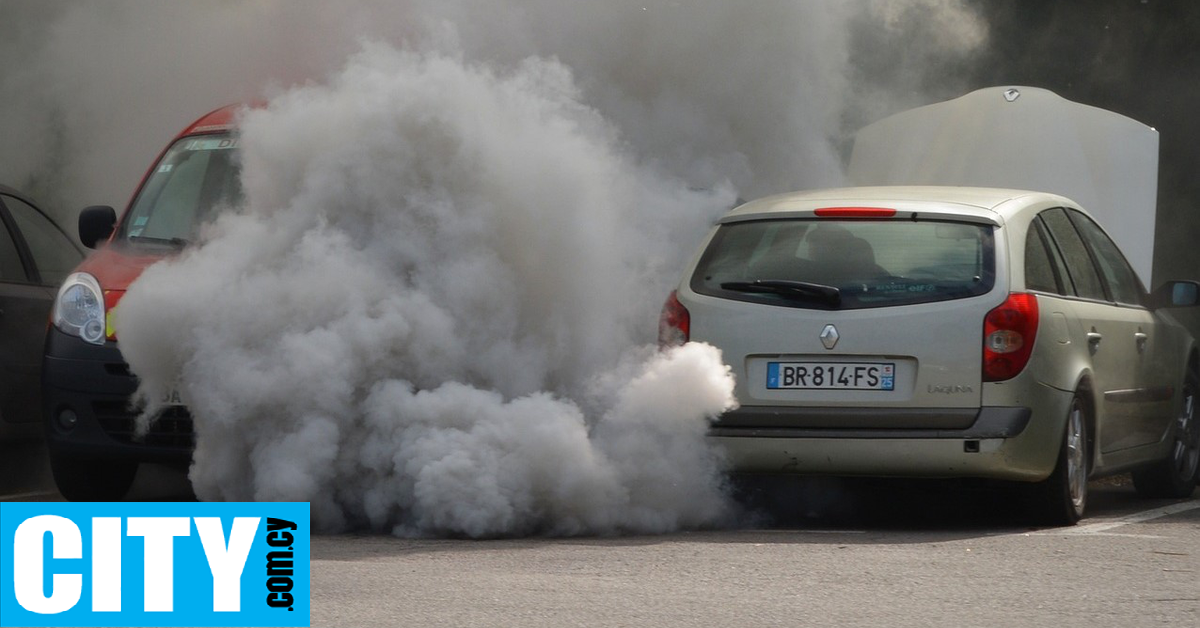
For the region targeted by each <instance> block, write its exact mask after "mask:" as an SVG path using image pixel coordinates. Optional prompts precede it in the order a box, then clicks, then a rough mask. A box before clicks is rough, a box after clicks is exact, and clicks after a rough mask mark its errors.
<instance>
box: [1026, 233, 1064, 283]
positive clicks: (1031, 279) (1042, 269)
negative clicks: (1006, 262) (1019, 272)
mask: <svg viewBox="0 0 1200 628" xmlns="http://www.w3.org/2000/svg"><path fill="white" fill-rule="evenodd" d="M1025 288H1026V289H1027V290H1040V291H1042V292H1052V293H1055V294H1062V292H1063V290H1062V281H1061V279H1060V278H1059V276H1058V274H1057V272H1056V269H1055V268H1054V262H1053V261H1051V259H1050V250H1049V249H1048V248H1047V247H1046V242H1045V240H1043V239H1042V234H1041V233H1040V229H1039V225H1038V223H1037V221H1036V220H1035V221H1034V222H1033V223H1031V224H1030V225H1029V231H1028V232H1027V233H1026V234H1025Z"/></svg>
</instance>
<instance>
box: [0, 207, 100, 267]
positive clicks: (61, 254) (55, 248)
mask: <svg viewBox="0 0 1200 628" xmlns="http://www.w3.org/2000/svg"><path fill="white" fill-rule="evenodd" d="M4 204H5V205H7V206H8V210H9V213H10V214H11V215H12V217H13V220H14V221H15V222H16V223H17V228H18V229H20V230H21V235H22V236H24V238H25V244H26V245H28V246H29V252H30V254H31V255H32V256H33V263H34V265H35V266H37V270H38V274H39V275H41V280H42V284H43V285H47V286H51V285H53V286H56V285H58V284H60V283H62V280H63V279H66V277H67V275H68V274H70V272H71V270H72V269H74V268H75V266H76V265H77V264H79V262H80V261H82V260H83V255H81V254H80V253H79V251H78V250H77V249H76V248H75V246H74V245H72V244H71V241H70V240H68V239H67V236H66V234H64V233H63V232H62V231H59V229H58V227H55V226H54V223H52V222H50V220H49V219H48V218H46V217H45V216H43V215H42V213H41V212H39V211H38V210H36V209H34V207H33V206H32V205H29V204H28V203H25V202H24V201H22V200H20V199H18V198H14V197H12V196H5V197H4Z"/></svg>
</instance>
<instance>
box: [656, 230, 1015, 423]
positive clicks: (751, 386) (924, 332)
mask: <svg viewBox="0 0 1200 628" xmlns="http://www.w3.org/2000/svg"><path fill="white" fill-rule="evenodd" d="M998 226H999V219H998V217H995V216H994V215H992V216H989V215H988V213H987V212H981V211H972V212H968V213H965V214H962V215H956V214H953V213H945V212H942V213H928V212H925V213H922V215H921V216H920V217H918V216H917V215H916V214H914V213H912V212H897V211H894V210H891V209H879V208H863V207H852V208H847V207H836V208H824V209H817V210H815V211H809V212H804V211H799V212H796V211H792V212H786V213H785V214H783V215H781V214H780V213H778V212H775V213H766V214H761V215H757V214H744V213H743V214H740V215H738V214H735V215H731V216H730V217H727V218H726V221H725V222H724V223H723V224H721V225H720V226H719V227H718V228H717V230H716V231H715V232H714V234H713V236H712V238H710V240H709V243H708V245H707V247H706V249H705V251H704V253H703V254H702V255H701V257H700V259H699V260H698V261H697V264H696V265H695V267H694V269H693V272H692V274H691V276H690V277H689V278H688V279H687V281H686V282H685V284H686V285H685V286H684V287H683V288H682V289H681V290H680V291H679V299H680V301H681V303H682V304H683V305H684V307H686V308H687V309H688V311H689V312H690V338H691V340H695V341H702V342H708V343H711V344H713V345H715V346H717V347H719V348H720V349H721V350H722V351H723V353H724V357H725V361H726V363H727V364H729V365H730V367H731V368H732V369H733V371H734V374H735V375H736V379H737V389H736V394H737V398H738V400H739V402H740V403H741V405H742V408H743V413H745V411H748V410H750V411H752V410H753V408H754V407H764V408H768V407H769V408H776V409H778V408H789V407H790V408H816V407H820V408H830V409H833V411H831V412H829V413H818V415H812V414H809V413H800V414H799V415H796V416H808V417H810V418H811V417H812V416H817V417H818V418H817V419H815V420H816V421H817V422H818V423H819V422H820V421H822V420H829V421H831V422H832V424H833V425H837V426H840V427H897V426H898V425H897V423H896V422H895V420H896V416H897V414H896V413H888V416H887V417H884V416H882V413H881V414H880V415H874V416H873V415H872V413H871V412H869V410H870V409H873V408H891V409H897V410H901V411H902V410H904V409H908V410H918V411H919V410H938V411H934V412H916V413H915V414H914V415H913V417H911V420H909V421H903V420H902V421H900V424H902V425H905V426H908V427H924V428H936V429H961V428H965V427H967V426H969V425H970V423H971V422H972V421H973V420H974V415H975V413H974V412H973V411H972V412H963V411H957V410H964V409H976V408H978V407H979V406H980V399H981V381H982V375H981V373H982V362H983V321H984V318H985V316H986V315H987V313H988V312H989V310H991V309H992V308H994V307H996V306H997V305H998V304H999V303H1000V302H1002V301H1003V300H1004V297H1005V296H1006V291H1005V290H996V289H995V288H996V286H997V283H998V279H997V272H996V268H997V253H996V251H997V249H998V248H1002V247H998V246H997V243H996V238H997V234H998V229H997V227H998ZM1005 285H1006V281H1005ZM839 409H840V411H841V414H842V416H841V418H836V415H838V414H839ZM861 410H868V411H867V412H862V411H861ZM942 410H944V411H942ZM900 415H901V416H902V415H903V412H901V413H900ZM821 416H827V417H833V418H829V419H821V418H820V417H821ZM794 419H795V417H794V416H793V417H792V418H791V419H788V420H789V421H794ZM847 421H849V423H847ZM790 424H791V425H795V423H794V422H793V423H790ZM812 426H813V427H817V426H819V425H812Z"/></svg>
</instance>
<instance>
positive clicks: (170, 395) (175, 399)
mask: <svg viewBox="0 0 1200 628" xmlns="http://www.w3.org/2000/svg"><path fill="white" fill-rule="evenodd" d="M159 399H160V400H161V401H162V404H163V405H164V406H166V407H168V408H171V407H174V406H184V405H187V404H185V403H184V402H183V396H182V395H180V394H179V389H178V388H172V389H171V390H169V391H168V392H165V393H163V395H162V397H160V398H159Z"/></svg>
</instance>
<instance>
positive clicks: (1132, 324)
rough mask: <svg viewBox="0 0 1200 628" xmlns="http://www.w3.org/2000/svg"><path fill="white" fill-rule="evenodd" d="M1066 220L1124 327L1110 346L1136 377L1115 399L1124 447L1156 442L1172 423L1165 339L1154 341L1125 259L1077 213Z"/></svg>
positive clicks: (1139, 287)
mask: <svg viewBox="0 0 1200 628" xmlns="http://www.w3.org/2000/svg"><path fill="white" fill-rule="evenodd" d="M1067 214H1068V215H1069V216H1070V218H1071V222H1073V223H1074V224H1075V226H1076V228H1078V230H1079V233H1080V235H1082V236H1083V239H1084V242H1086V243H1087V245H1088V247H1089V248H1090V249H1091V251H1092V256H1093V258H1094V259H1095V261H1096V267H1097V268H1098V269H1099V270H1100V276H1101V278H1102V279H1103V280H1104V284H1105V287H1106V288H1107V289H1108V294H1109V298H1110V299H1111V300H1112V301H1113V302H1114V303H1115V305H1116V307H1117V308H1119V312H1120V314H1121V317H1122V319H1123V320H1124V321H1125V325H1124V330H1123V332H1120V333H1121V334H1122V335H1120V336H1118V337H1117V338H1115V339H1114V340H1115V342H1116V344H1119V345H1124V347H1123V348H1122V352H1123V353H1130V355H1131V356H1132V357H1131V359H1130V361H1129V362H1128V363H1127V364H1126V367H1125V368H1126V369H1131V370H1133V371H1134V374H1135V376H1136V381H1135V382H1134V385H1133V387H1131V388H1129V389H1128V390H1125V391H1121V392H1119V393H1117V395H1116V398H1115V401H1116V402H1117V403H1121V404H1124V405H1126V406H1128V408H1129V412H1128V413H1127V416H1128V417H1129V424H1128V426H1126V431H1127V432H1128V433H1129V439H1128V441H1127V444H1128V446H1137V445H1145V444H1149V443H1155V442H1158V440H1159V439H1160V438H1161V437H1162V435H1163V434H1164V433H1165V432H1166V428H1167V424H1168V423H1169V422H1170V420H1171V417H1172V412H1171V405H1172V403H1173V401H1174V388H1173V382H1174V381H1175V378H1174V377H1172V375H1171V369H1170V368H1169V367H1170V366H1172V365H1171V364H1170V363H1169V361H1168V360H1164V359H1160V355H1161V354H1162V352H1163V351H1164V349H1167V347H1162V346H1160V343H1161V342H1162V341H1163V340H1164V339H1163V338H1160V337H1159V333H1158V332H1159V329H1158V327H1157V326H1156V322H1155V318H1154V315H1153V313H1152V312H1151V311H1150V310H1149V309H1148V308H1147V307H1146V305H1145V300H1146V291H1145V289H1144V288H1143V287H1142V284H1141V281H1140V280H1139V279H1138V277H1137V273H1135V272H1134V270H1133V268H1132V267H1131V266H1130V265H1129V262H1127V261H1126V260H1125V256H1124V255H1123V254H1122V253H1121V251H1120V249H1118V248H1117V245H1116V244H1115V243H1114V242H1113V241H1112V239H1111V238H1109V237H1108V235H1107V234H1106V233H1104V230H1103V229H1101V228H1100V226H1099V225H1097V224H1096V223H1095V222H1094V221H1092V219H1090V218H1088V217H1087V216H1085V215H1084V214H1082V213H1080V212H1077V211H1071V210H1068V212H1067ZM1119 444H1121V445H1124V444H1125V443H1119Z"/></svg>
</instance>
